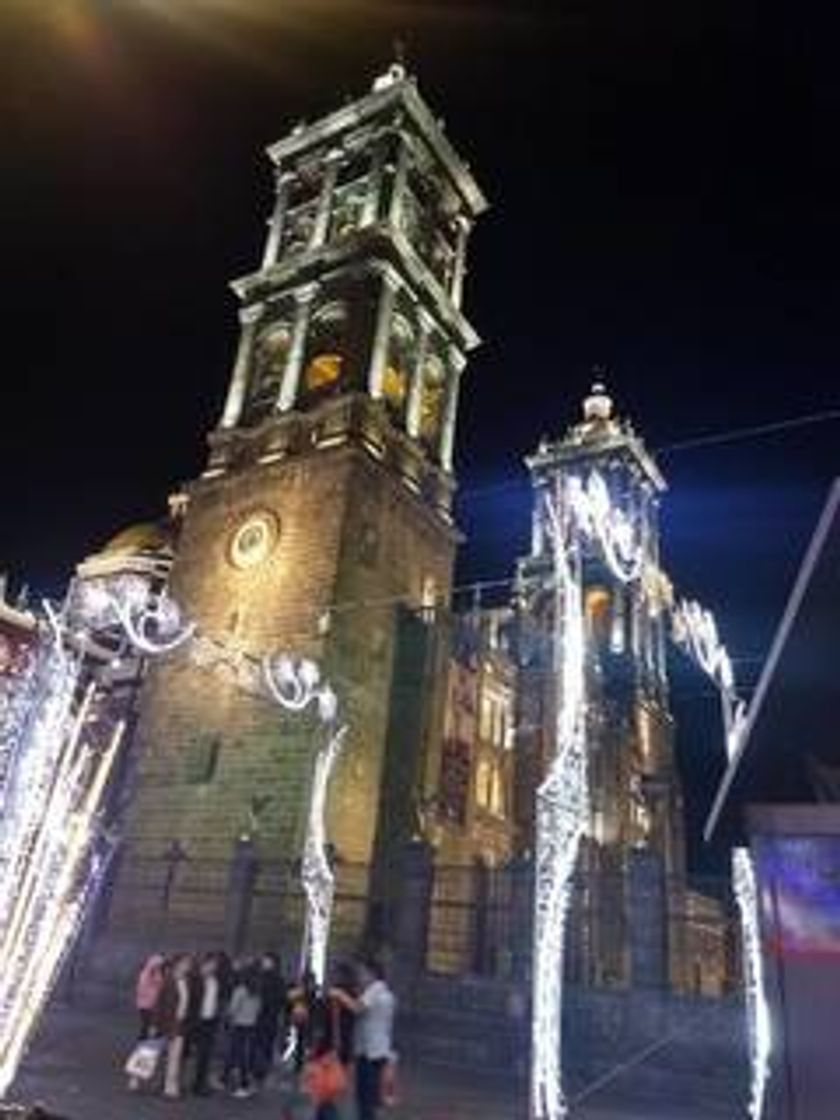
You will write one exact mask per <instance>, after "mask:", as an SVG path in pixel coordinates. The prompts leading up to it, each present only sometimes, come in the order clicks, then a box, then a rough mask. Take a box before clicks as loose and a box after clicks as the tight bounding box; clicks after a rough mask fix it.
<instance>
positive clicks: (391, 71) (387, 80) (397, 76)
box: [372, 40, 408, 93]
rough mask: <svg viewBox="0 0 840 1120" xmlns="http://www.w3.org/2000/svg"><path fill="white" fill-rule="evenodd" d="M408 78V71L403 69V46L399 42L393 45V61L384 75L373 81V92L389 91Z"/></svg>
mask: <svg viewBox="0 0 840 1120" xmlns="http://www.w3.org/2000/svg"><path fill="white" fill-rule="evenodd" d="M407 77H408V71H407V70H406V68H405V61H404V58H403V45H402V43H401V42H399V40H397V41H396V42H395V43H394V61H393V62H392V63H391V65H390V66H389V67H388V69H387V70H386V71H385V73H384V74H379V75H378V76H377V77H376V78H374V80H373V87H372V88H373V92H374V93H381V91H382V90H384V89H390V88H391V86H395V85H396V84H397V83H398V82H404V81H405V79H406V78H407Z"/></svg>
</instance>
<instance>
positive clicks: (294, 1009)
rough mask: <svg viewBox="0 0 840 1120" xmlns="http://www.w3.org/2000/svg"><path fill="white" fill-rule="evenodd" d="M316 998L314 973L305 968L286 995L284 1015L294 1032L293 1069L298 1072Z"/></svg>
mask: <svg viewBox="0 0 840 1120" xmlns="http://www.w3.org/2000/svg"><path fill="white" fill-rule="evenodd" d="M317 999H318V985H317V983H316V982H315V974H314V973H313V972H312V971H311V969H307V970H306V971H305V972H304V974H303V976H302V977H301V980H300V983H299V984H297V985H296V986H295V987H294V988H291V989H290V990H289V993H288V995H287V996H286V1016H287V1022H288V1025H289V1029H290V1030H291V1031H292V1032H294V1069H295V1073H296V1074H299V1073H300V1072H301V1070H302V1069H303V1063H304V1062H305V1060H306V1055H307V1052H308V1050H309V1035H310V1031H311V1029H312V1014H313V1011H314V1008H315V1006H316V1001H317Z"/></svg>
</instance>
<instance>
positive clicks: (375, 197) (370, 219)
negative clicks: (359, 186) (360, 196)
mask: <svg viewBox="0 0 840 1120" xmlns="http://www.w3.org/2000/svg"><path fill="white" fill-rule="evenodd" d="M385 144H386V139H385V138H384V137H383V139H382V140H380V142H379V143H378V144H377V145H376V147H375V148H374V150H373V155H372V157H371V161H370V171H369V172H368V187H367V192H366V194H365V203H364V206H363V207H362V213H361V217H360V219H359V225H360V226H361V227H364V226H372V225H373V224H374V223H375V222H376V221H377V219H378V218H379V204H380V199H381V197H382V173H383V171H384V169H385Z"/></svg>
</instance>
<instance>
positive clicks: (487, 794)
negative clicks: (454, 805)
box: [475, 758, 493, 810]
mask: <svg viewBox="0 0 840 1120" xmlns="http://www.w3.org/2000/svg"><path fill="white" fill-rule="evenodd" d="M492 801H493V767H492V765H491V763H490V762H489V761H488V760H487V759H486V758H482V759H480V760H479V763H478V766H477V767H476V770H475V802H476V805H477V806H478V808H479V809H484V810H490V808H491V806H492Z"/></svg>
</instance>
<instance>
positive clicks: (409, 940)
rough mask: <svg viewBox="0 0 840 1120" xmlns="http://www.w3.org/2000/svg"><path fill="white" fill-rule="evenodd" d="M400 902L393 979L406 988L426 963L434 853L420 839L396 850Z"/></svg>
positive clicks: (399, 988)
mask: <svg viewBox="0 0 840 1120" xmlns="http://www.w3.org/2000/svg"><path fill="white" fill-rule="evenodd" d="M400 855H401V858H400V861H399V866H398V873H399V879H400V882H401V884H402V888H401V890H400V905H399V911H398V912H397V914H396V916H395V920H394V943H395V944H394V948H395V951H396V952H395V960H394V972H395V976H394V980H395V983H396V986H397V989H398V991H399V992H400V993H402V994H405V993H407V992H409V991H410V990H411V989H412V988H413V986H414V984H415V982H416V981H417V980H418V979H419V977H420V976H421V975H422V973H423V971H424V969H425V967H426V945H427V939H428V929H429V914H430V911H431V905H432V888H433V886H434V855H433V852H432V849H431V847H430V846H429V845H428V844H427V843H426V842H425V841H424V840H412V841H410V842H409V843H408V844H406V845H405V847H404V848H403V850H402V852H401V853H400Z"/></svg>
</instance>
